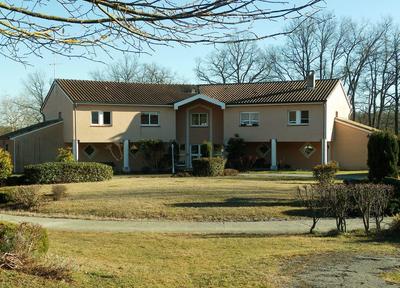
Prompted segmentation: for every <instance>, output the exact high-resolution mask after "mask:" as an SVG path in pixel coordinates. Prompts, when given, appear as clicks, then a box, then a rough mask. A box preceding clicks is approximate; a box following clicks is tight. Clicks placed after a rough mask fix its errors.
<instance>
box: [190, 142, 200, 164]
mask: <svg viewBox="0 0 400 288" xmlns="http://www.w3.org/2000/svg"><path fill="white" fill-rule="evenodd" d="M201 157H202V155H201V144H191V145H190V166H192V160H193V159H197V158H201Z"/></svg>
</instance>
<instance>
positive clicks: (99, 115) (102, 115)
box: [90, 110, 112, 126]
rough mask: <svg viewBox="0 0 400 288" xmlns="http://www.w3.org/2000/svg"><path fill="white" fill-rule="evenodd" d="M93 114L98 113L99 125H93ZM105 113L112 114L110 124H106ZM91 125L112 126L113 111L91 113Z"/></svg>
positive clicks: (96, 124) (95, 124) (94, 124)
mask: <svg viewBox="0 0 400 288" xmlns="http://www.w3.org/2000/svg"><path fill="white" fill-rule="evenodd" d="M93 113H98V119H99V123H93ZM104 113H110V124H104ZM90 125H91V126H112V112H111V111H97V110H95V111H90Z"/></svg>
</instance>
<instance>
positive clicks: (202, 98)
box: [174, 94, 225, 110]
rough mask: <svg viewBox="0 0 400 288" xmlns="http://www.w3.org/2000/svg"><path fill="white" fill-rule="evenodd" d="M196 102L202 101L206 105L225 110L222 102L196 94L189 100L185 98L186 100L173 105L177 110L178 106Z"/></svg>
mask: <svg viewBox="0 0 400 288" xmlns="http://www.w3.org/2000/svg"><path fill="white" fill-rule="evenodd" d="M196 100H203V101H206V102H208V103H211V104H214V105H217V106H219V107H221V109H223V110H224V109H225V103H224V102H221V101H219V100H217V99H214V98H211V97H208V96H207V95H204V94H196V95H193V96H191V97H189V98H186V99H183V100H181V101H178V102H176V103H175V104H174V109H175V110H178V109H179V107H180V106H183V105H185V104H188V103H190V102H193V101H196Z"/></svg>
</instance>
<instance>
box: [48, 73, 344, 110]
mask: <svg viewBox="0 0 400 288" xmlns="http://www.w3.org/2000/svg"><path fill="white" fill-rule="evenodd" d="M338 82H339V80H337V79H333V80H317V81H316V85H315V86H316V87H315V88H314V89H307V88H306V81H281V82H264V83H247V84H210V85H208V84H204V85H178V84H176V85H175V84H145V83H120V82H107V81H88V80H66V79H57V80H56V83H57V84H58V85H60V87H61V88H62V89H63V90H64V91H65V92H66V93H67V95H68V96H69V97H70V98H71V100H72V101H73V102H76V103H99V104H142V105H171V104H174V103H176V102H178V101H180V100H183V99H186V98H188V97H191V96H193V95H195V94H197V93H201V94H204V95H207V96H209V97H211V98H215V99H217V100H219V101H221V102H224V103H226V104H231V105H235V104H270V103H307V102H323V101H325V100H326V99H327V97H328V96H329V94H330V93H331V91H332V90H333V88H334V87H335V86H336V84H337V83H338Z"/></svg>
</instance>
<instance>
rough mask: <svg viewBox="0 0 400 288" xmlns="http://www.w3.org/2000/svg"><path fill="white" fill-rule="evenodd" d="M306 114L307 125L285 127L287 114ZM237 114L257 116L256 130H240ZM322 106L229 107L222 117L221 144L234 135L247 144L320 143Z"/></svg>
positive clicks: (244, 128) (241, 128) (252, 128)
mask: <svg viewBox="0 0 400 288" xmlns="http://www.w3.org/2000/svg"><path fill="white" fill-rule="evenodd" d="M290 110H309V113H310V114H309V117H310V124H309V125H304V126H291V125H288V111H290ZM240 112H259V113H260V125H259V126H258V127H241V126H240ZM322 119H323V105H322V104H302V105H295V104H293V105H264V106H240V107H232V106H228V107H227V108H226V110H225V114H224V131H225V135H224V141H225V142H227V141H228V139H229V138H231V137H234V135H235V134H236V133H238V134H239V136H240V137H242V138H244V140H245V141H246V142H265V141H270V140H271V139H274V138H276V139H277V140H278V141H279V142H285V141H320V140H321V139H322V135H323V134H322V133H323V121H322Z"/></svg>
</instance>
